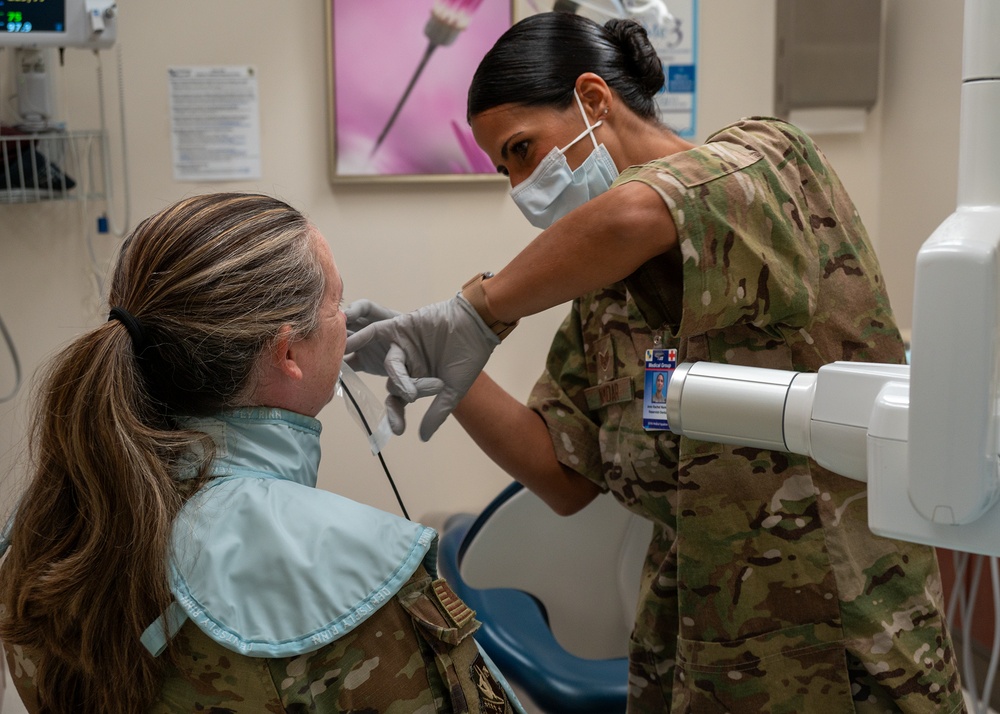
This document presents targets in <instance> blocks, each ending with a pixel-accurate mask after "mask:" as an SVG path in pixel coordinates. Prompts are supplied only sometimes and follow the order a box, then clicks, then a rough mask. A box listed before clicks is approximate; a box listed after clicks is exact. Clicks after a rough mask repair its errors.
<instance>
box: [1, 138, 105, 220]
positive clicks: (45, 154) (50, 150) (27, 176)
mask: <svg viewBox="0 0 1000 714" xmlns="http://www.w3.org/2000/svg"><path fill="white" fill-rule="evenodd" d="M102 151H103V142H102V134H101V132H100V131H72V132H66V131H57V132H45V133H37V134H4V135H0V203H31V202H34V201H53V200H62V201H65V200H91V199H100V198H103V197H104V193H103V186H104V184H103V178H102V174H101V166H102V161H101V157H102Z"/></svg>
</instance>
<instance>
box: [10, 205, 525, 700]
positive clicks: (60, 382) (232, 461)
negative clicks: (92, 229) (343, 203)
mask: <svg viewBox="0 0 1000 714" xmlns="http://www.w3.org/2000/svg"><path fill="white" fill-rule="evenodd" d="M342 290H343V284H342V282H341V279H340V276H339V274H338V272H337V268H336V265H335V264H334V260H333V256H332V255H331V253H330V249H329V247H328V246H327V243H326V241H325V240H324V239H323V237H322V236H321V235H320V233H319V231H318V230H316V228H315V227H314V226H312V225H311V224H310V223H309V222H308V221H307V220H306V219H305V218H304V217H303V216H302V215H301V214H300V213H298V212H297V211H295V210H294V209H293V208H291V207H289V206H288V205H286V204H284V203H282V202H281V201H278V200H276V199H274V198H270V197H267V196H260V195H247V194H212V195H204V196H196V197H193V198H188V199H185V200H183V201H180V202H178V203H177V204H175V205H172V206H170V207H168V208H166V209H164V210H162V211H160V212H159V213H157V214H155V215H153V216H152V217H150V218H148V219H146V220H145V221H143V222H142V223H141V224H140V225H139V226H138V227H137V228H136V229H135V231H134V232H133V233H132V235H131V236H130V237H129V238H128V239H127V240H126V241H125V243H124V245H123V246H122V250H121V254H120V256H119V260H118V264H117V267H116V269H115V271H114V275H113V277H112V281H111V287H110V295H109V301H110V305H111V306H112V307H111V310H110V317H109V320H108V322H107V323H105V324H103V325H101V326H100V327H98V328H96V329H94V330H91V331H90V332H88V333H86V334H84V335H82V336H81V337H79V338H78V339H76V340H75V341H74V342H73V343H72V344H70V345H69V346H68V347H67V348H66V349H64V350H63V351H62V352H61V353H60V354H59V355H58V356H57V357H56V358H55V360H54V362H53V363H52V365H51V366H50V368H49V369H48V371H47V373H46V374H45V377H44V381H43V383H42V385H41V388H40V391H39V397H40V402H41V403H40V404H39V405H38V407H37V409H36V410H35V412H34V416H33V431H32V442H31V444H32V457H33V459H32V469H33V478H32V479H31V481H30V484H29V486H28V488H27V491H26V493H25V494H24V496H23V498H22V499H21V501H20V503H19V504H18V505H17V507H16V512H15V513H14V515H13V517H12V518H11V519H10V520H9V521H8V522H7V525H6V527H5V528H4V530H3V533H2V536H0V556H3V554H4V553H5V552H6V556H5V558H4V560H3V561H2V563H0V640H2V641H3V642H4V644H5V646H6V649H7V659H8V665H9V669H10V671H11V674H12V679H13V682H14V685H15V686H16V687H17V690H18V692H19V693H20V695H21V697H22V699H23V700H24V702H25V704H26V706H27V708H28V710H29V711H30V712H54V713H55V712H75V713H76V712H102V713H107V712H192V711H226V712H254V713H255V714H256V713H259V712H306V711H309V712H347V711H365V712H388V711H398V712H404V711H405V712H416V711H420V712H490V713H493V712H512V711H520V707H519V705H518V704H517V702H516V700H515V699H514V698H513V696H512V695H511V694H510V693H509V692H508V691H507V689H506V686H505V685H504V683H503V682H502V680H500V679H499V678H498V675H496V674H495V673H494V671H493V670H492V669H491V665H490V664H489V663H488V661H484V658H483V655H482V654H481V653H480V651H479V649H478V647H477V645H476V643H475V641H474V639H473V637H472V636H471V635H472V633H473V632H474V631H475V630H476V629H477V627H478V623H477V622H476V620H475V619H474V618H473V613H472V611H471V610H469V609H468V608H467V607H466V606H465V605H464V604H463V603H462V602H461V601H460V600H459V599H458V598H457V597H455V596H454V594H453V593H452V592H451V590H450V589H449V587H448V585H447V583H445V582H444V581H443V580H439V579H435V577H434V562H433V555H434V553H435V550H436V548H435V547H434V544H435V539H436V534H435V533H434V531H433V530H431V529H429V528H425V527H423V526H420V525H417V524H414V523H411V522H409V521H406V520H403V519H401V518H397V517H395V516H392V515H390V514H387V513H383V512H381V511H378V510H375V509H372V508H369V507H366V506H363V505H361V504H358V503H354V502H352V501H349V500H347V499H344V498H342V497H339V496H336V495H335V494H332V493H328V492H325V491H320V490H317V489H316V488H315V486H316V478H317V469H318V466H319V458H320V445H319V434H320V423H319V422H318V421H317V420H316V419H315V417H316V415H317V413H318V412H319V411H320V409H321V408H322V407H323V406H324V405H325V404H327V403H328V402H329V401H330V399H331V398H332V396H333V394H334V389H335V386H336V383H337V379H338V376H339V374H340V368H341V360H342V358H343V354H344V343H345V339H346V326H345V318H344V314H343V313H342V312H341V310H340V300H341V293H342Z"/></svg>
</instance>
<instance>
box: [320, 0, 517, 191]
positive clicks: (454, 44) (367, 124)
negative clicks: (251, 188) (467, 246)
mask: <svg viewBox="0 0 1000 714" xmlns="http://www.w3.org/2000/svg"><path fill="white" fill-rule="evenodd" d="M329 1H330V2H331V4H332V7H331V13H330V17H331V24H332V27H331V28H330V31H331V38H332V53H331V54H332V61H333V66H332V67H331V68H330V70H331V72H332V91H333V136H332V140H333V141H334V162H335V164H334V172H333V173H334V177H335V178H365V177H370V178H377V177H385V176H397V177H398V176H412V175H416V176H422V175H423V176H440V175H471V174H489V175H493V174H495V169H494V168H493V166H492V165H491V164H490V162H489V160H488V158H487V157H486V155H485V154H484V153H483V152H482V151H481V150H480V149H479V147H478V146H476V144H475V142H474V141H473V139H472V135H471V132H469V130H468V122H467V121H466V94H467V92H468V88H469V83H470V82H471V81H472V75H473V73H474V72H475V69H476V67H477V66H478V64H479V61H480V60H481V59H482V57H483V55H485V54H486V52H487V51H488V50H489V49H490V48H491V47H492V46H493V43H494V42H496V40H497V38H499V37H500V35H501V34H502V33H503V32H504V31H505V30H506V29H507V28H509V27H510V25H511V2H510V0H329Z"/></svg>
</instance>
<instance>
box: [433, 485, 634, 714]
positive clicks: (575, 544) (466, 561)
mask: <svg viewBox="0 0 1000 714" xmlns="http://www.w3.org/2000/svg"><path fill="white" fill-rule="evenodd" d="M651 535H652V524H651V523H650V522H649V521H646V520H645V519H642V518H640V517H638V516H636V515H634V514H631V513H629V512H628V511H627V510H625V509H624V508H622V506H621V505H619V504H618V503H616V502H615V500H614V498H613V497H612V496H610V495H603V496H599V497H597V498H596V499H595V500H594V501H593V502H592V503H591V504H589V505H588V506H587V507H586V508H584V509H583V510H581V511H580V512H579V513H577V514H575V515H573V516H570V517H563V516H558V515H556V514H555V513H554V512H553V511H552V510H551V509H549V507H548V506H546V505H545V503H544V502H542V501H541V499H539V498H538V497H537V496H535V495H534V494H533V493H531V492H530V491H528V490H527V489H525V488H524V487H522V486H521V485H520V484H517V483H515V484H512V485H511V486H509V487H507V488H506V489H504V490H503V491H502V492H501V493H500V494H499V495H498V496H497V497H496V498H495V499H494V500H493V502H492V503H490V505H489V506H488V507H487V508H486V509H485V510H484V511H483V512H482V513H481V514H480V515H479V516H475V515H472V514H458V515H454V516H451V517H450V518H449V519H448V520H447V521H446V523H445V525H444V528H443V529H442V535H441V541H440V548H439V551H438V568H439V570H440V572H441V575H443V576H444V577H445V578H446V579H447V580H448V582H449V583H450V584H451V586H452V588H453V589H454V590H455V592H456V593H457V594H458V596H459V597H461V598H462V599H463V600H464V601H465V602H466V603H467V604H468V605H469V607H471V608H472V609H474V610H475V611H476V616H477V618H478V619H479V620H480V621H481V622H482V623H483V625H482V627H481V628H480V630H479V632H478V633H477V634H476V639H477V641H478V642H479V643H480V645H481V646H482V647H483V649H484V650H485V651H486V653H487V654H488V655H489V656H490V658H491V659H492V660H493V661H494V662H495V663H496V665H497V667H499V668H500V670H501V671H502V672H503V673H504V674H505V675H506V677H507V678H508V680H509V681H510V682H511V684H512V685H513V686H514V689H515V691H516V692H517V693H518V696H519V697H522V698H523V699H525V700H527V701H525V702H523V703H524V704H525V706H526V708H527V709H528V711H529V712H531V711H538V712H543V713H544V714H562V713H563V712H565V713H566V714H569V713H570V712H572V713H573V714H615V713H616V712H624V711H625V702H626V697H627V689H628V638H629V633H630V632H631V630H632V623H633V619H634V616H635V608H636V602H637V600H638V592H639V579H640V574H641V571H642V562H643V559H644V557H645V554H646V547H647V546H648V544H649V540H650V537H651Z"/></svg>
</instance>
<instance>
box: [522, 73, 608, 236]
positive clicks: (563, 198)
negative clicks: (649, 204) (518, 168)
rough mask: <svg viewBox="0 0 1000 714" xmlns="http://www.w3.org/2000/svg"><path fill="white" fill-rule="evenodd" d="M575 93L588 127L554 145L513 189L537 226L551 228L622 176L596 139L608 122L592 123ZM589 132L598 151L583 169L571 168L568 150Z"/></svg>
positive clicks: (586, 162)
mask: <svg viewBox="0 0 1000 714" xmlns="http://www.w3.org/2000/svg"><path fill="white" fill-rule="evenodd" d="M573 96H574V97H575V98H576V104H577V106H578V107H580V113H581V114H583V121H584V122H585V123H586V124H587V130H586V131H584V132H583V133H582V134H580V136H578V137H576V138H575V139H573V141H571V142H570V143H568V144H567V145H566V146H564V147H563V148H561V149H559V148H556V147H553V148H552V151H550V152H549V153H548V154H546V156H545V158H544V159H542V161H541V163H539V164H538V166H536V167H535V170H534V171H532V172H531V176H529V177H528V178H526V179H525V180H524V181H522V182H521V183H519V184H518V185H517V186H515V187H514V188H512V189H511V191H510V197H511V198H512V199H514V203H516V204H517V207H518V208H520V209H521V213H523V214H524V217H525V218H527V219H528V221H529V222H530V223H531V225H533V226H535V227H536V228H548V227H549V226H551V225H552V224H553V223H555V222H556V221H557V220H558V219H560V218H562V217H563V216H565V215H566V214H567V213H569V212H570V211H572V210H573V209H574V208H578V207H580V206H582V205H583V204H585V203H586V202H587V201H589V200H590V199H592V198H593V197H594V196H598V195H600V194H602V193H604V192H605V191H607V190H608V189H609V188H611V183H612V182H613V181H614V180H615V178H617V176H618V169H617V168H616V167H615V162H614V161H613V160H612V159H611V154H609V153H608V150H607V149H606V148H605V146H604V144H601V145H600V146H598V145H597V139H595V138H594V129H596V128H597V127H599V126H600V125H601V124H603V123H604V122H603V121H598V122H597V123H596V124H594V125H593V126H591V124H590V121H589V120H588V119H587V113H586V112H585V111H584V110H583V102H581V101H580V97H579V95H578V94H577V93H576V91H575V90H574V91H573ZM587 135H589V136H590V140H591V141H592V142H594V150H593V151H591V152H590V156H588V157H587V158H586V160H584V162H583V163H582V164H580V166H579V168H577V169H575V170H573V169H570V167H569V163H567V161H566V151H567V150H569V148H570V147H571V146H573V145H574V144H576V143H577V142H578V141H580V140H581V139H583V138H584V137H585V136H587Z"/></svg>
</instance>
